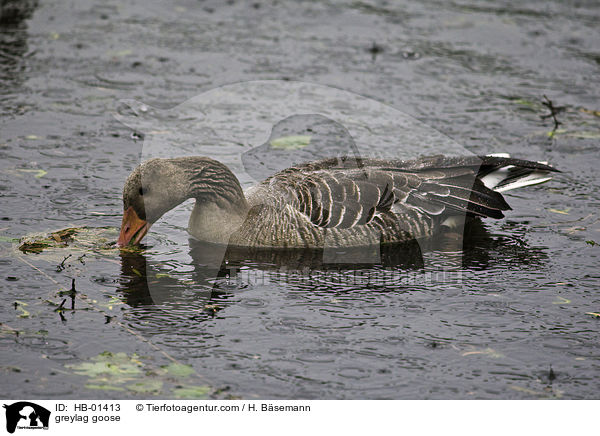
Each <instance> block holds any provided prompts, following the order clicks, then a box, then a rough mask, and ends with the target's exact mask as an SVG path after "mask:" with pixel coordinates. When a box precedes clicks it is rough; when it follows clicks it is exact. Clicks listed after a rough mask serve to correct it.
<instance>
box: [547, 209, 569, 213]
mask: <svg viewBox="0 0 600 436" xmlns="http://www.w3.org/2000/svg"><path fill="white" fill-rule="evenodd" d="M548 210H549V211H550V212H552V213H560V214H561V215H569V211H570V210H571V209H569V208H567V209H548Z"/></svg>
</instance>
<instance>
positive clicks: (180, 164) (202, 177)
mask: <svg viewBox="0 0 600 436" xmlns="http://www.w3.org/2000/svg"><path fill="white" fill-rule="evenodd" d="M552 171H556V170H555V169H554V168H552V167H550V166H548V165H546V164H543V163H538V162H530V161H525V160H519V159H513V158H509V157H495V156H479V157H478V156H467V157H452V158H450V157H444V156H431V157H424V158H421V159H417V160H411V161H401V160H395V161H384V160H376V159H364V160H356V159H354V158H347V159H346V158H332V159H325V160H321V161H317V162H312V163H307V164H303V165H298V166H295V167H291V168H288V169H286V170H284V171H281V172H279V173H277V174H275V175H273V176H272V177H270V178H268V179H266V180H265V181H263V182H261V183H260V184H258V185H257V186H255V187H253V188H250V189H249V190H247V191H246V192H245V193H244V192H243V191H242V189H241V187H240V184H239V182H238V180H237V178H236V177H235V176H234V175H233V173H231V171H230V170H229V169H228V168H227V167H226V166H225V165H223V164H221V163H219V162H217V161H215V160H212V159H209V158H206V157H185V158H175V159H152V160H150V161H148V162H145V163H144V164H142V165H140V166H139V167H138V168H136V169H135V170H134V172H133V173H132V174H131V175H130V176H129V178H128V180H127V182H126V184H125V188H124V192H123V201H124V208H125V210H127V209H128V208H129V207H132V208H133V209H134V211H135V212H136V213H137V215H138V216H139V217H140V218H141V219H143V220H145V221H147V222H148V223H150V224H152V223H153V222H155V221H156V220H157V219H158V218H160V216H162V215H163V214H164V213H165V212H167V211H168V210H170V209H172V208H173V207H175V206H176V205H177V204H180V203H181V202H183V201H185V200H186V199H188V198H195V199H196V205H195V207H194V210H193V212H192V216H191V217H190V222H189V228H188V231H189V232H190V234H191V235H192V236H193V237H195V238H196V239H199V240H203V241H208V242H217V243H224V244H230V245H235V246H243V247H245V246H247V247H278V248H285V247H288V248H290V247H311V248H320V247H358V246H365V245H372V244H379V243H395V242H403V241H407V240H412V239H418V238H422V237H427V236H430V235H432V234H434V233H435V232H436V230H438V229H440V228H441V227H442V226H443V225H449V224H448V223H451V222H452V219H453V218H454V217H464V216H465V215H466V216H469V217H473V216H478V217H491V218H502V217H503V216H504V215H503V211H505V210H508V209H510V207H509V206H508V204H507V203H506V201H505V200H504V198H503V196H502V194H500V193H499V192H497V190H502V189H510V188H511V187H518V186H526V185H530V184H534V183H541V182H543V181H546V180H548V179H549V178H550V177H549V175H548V174H549V173H550V172H552Z"/></svg>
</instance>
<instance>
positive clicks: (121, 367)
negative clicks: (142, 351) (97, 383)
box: [67, 351, 142, 381]
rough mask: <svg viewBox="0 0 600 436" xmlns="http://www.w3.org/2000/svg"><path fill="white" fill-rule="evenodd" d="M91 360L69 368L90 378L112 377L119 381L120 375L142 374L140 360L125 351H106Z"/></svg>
mask: <svg viewBox="0 0 600 436" xmlns="http://www.w3.org/2000/svg"><path fill="white" fill-rule="evenodd" d="M91 360H92V361H91V362H83V363H80V364H78V365H69V366H67V368H71V369H73V370H74V372H75V374H78V375H84V376H87V377H90V378H95V377H99V376H103V377H109V378H110V377H112V378H113V379H114V380H113V381H118V380H119V378H120V377H124V376H133V375H137V374H141V373H142V371H141V369H140V367H141V364H140V363H139V361H137V360H135V359H133V358H130V357H129V356H127V354H125V353H111V352H109V351H105V352H103V353H100V354H99V355H98V356H96V357H93V358H92V359H91Z"/></svg>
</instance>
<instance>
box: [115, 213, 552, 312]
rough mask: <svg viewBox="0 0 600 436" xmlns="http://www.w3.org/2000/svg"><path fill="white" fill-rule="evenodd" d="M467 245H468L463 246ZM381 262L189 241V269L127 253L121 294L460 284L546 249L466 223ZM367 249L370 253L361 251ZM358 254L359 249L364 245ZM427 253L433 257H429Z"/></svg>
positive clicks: (351, 254) (533, 258)
mask: <svg viewBox="0 0 600 436" xmlns="http://www.w3.org/2000/svg"><path fill="white" fill-rule="evenodd" d="M460 244H462V247H460ZM380 249H381V261H380V262H379V263H377V264H374V263H371V264H366V263H356V262H353V258H355V255H356V256H357V257H356V258H358V259H362V258H364V253H358V254H357V253H356V251H357V250H355V249H346V250H345V251H344V252H343V253H339V255H340V256H344V258H345V259H347V261H346V262H345V263H334V264H333V263H327V262H325V261H324V257H323V250H316V249H310V250H308V249H306V250H301V249H298V250H269V249H247V248H240V247H223V246H218V245H214V244H209V243H204V242H202V243H201V242H198V241H193V240H190V251H189V254H190V255H191V258H192V264H191V265H190V266H191V267H192V272H191V274H185V275H179V274H171V273H168V272H165V268H164V265H163V264H161V263H160V262H156V261H154V260H153V259H152V256H151V255H148V254H144V253H127V252H122V253H121V278H122V280H121V286H120V287H119V292H120V293H121V294H122V295H123V296H124V297H125V301H126V302H127V304H129V305H130V306H132V307H138V306H143V305H152V304H159V305H160V304H165V303H185V304H192V303H193V304H194V305H198V304H202V305H210V304H211V303H212V302H213V300H215V299H219V300H220V301H222V300H227V299H228V298H229V297H230V296H232V295H234V294H235V293H236V291H239V290H241V289H243V288H244V287H247V286H254V285H260V286H263V287H264V286H265V285H267V286H268V285H276V286H278V287H280V286H286V287H288V288H289V289H290V290H302V289H307V290H315V289H316V288H317V287H318V289H319V290H329V291H331V292H338V291H340V290H344V289H346V290H356V289H361V290H369V291H373V290H380V289H383V290H399V289H402V288H407V287H409V288H413V289H414V288H415V287H420V288H424V289H428V288H430V287H433V286H440V285H448V284H451V285H455V286H461V285H462V273H463V272H465V271H484V270H490V269H501V270H502V269H504V270H505V269H507V268H511V267H518V268H531V267H536V268H537V267H539V266H540V265H542V264H543V263H544V261H545V260H546V258H547V255H546V254H545V249H544V248H543V247H529V246H528V245H527V244H526V243H525V242H524V241H522V240H521V239H519V238H518V237H515V236H508V235H502V234H495V235H493V234H491V233H490V232H489V230H488V229H487V228H486V227H485V225H484V224H483V223H482V222H481V221H474V222H472V223H471V224H469V225H467V227H466V229H465V234H464V237H462V236H461V235H458V234H454V233H451V232H447V233H445V234H443V235H441V236H440V237H438V238H435V240H433V239H432V240H429V241H419V242H417V241H412V242H409V243H404V244H397V245H392V246H381V247H380ZM361 250H364V248H363V249H361ZM358 251H360V250H358ZM425 258H427V259H428V260H427V262H425V261H424V259H425Z"/></svg>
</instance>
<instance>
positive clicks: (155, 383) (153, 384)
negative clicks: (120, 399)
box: [127, 379, 163, 394]
mask: <svg viewBox="0 0 600 436" xmlns="http://www.w3.org/2000/svg"><path fill="white" fill-rule="evenodd" d="M162 387H163V382H162V381H161V380H152V379H151V380H144V381H141V382H137V383H132V384H129V385H127V389H128V390H130V391H132V392H136V393H138V394H150V393H159V392H160V391H161V390H162Z"/></svg>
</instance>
